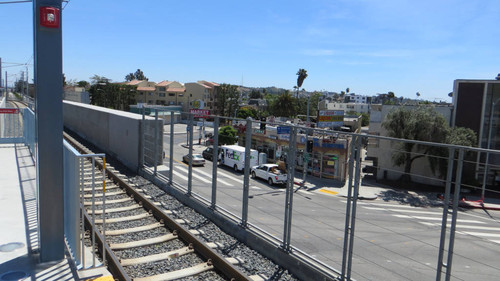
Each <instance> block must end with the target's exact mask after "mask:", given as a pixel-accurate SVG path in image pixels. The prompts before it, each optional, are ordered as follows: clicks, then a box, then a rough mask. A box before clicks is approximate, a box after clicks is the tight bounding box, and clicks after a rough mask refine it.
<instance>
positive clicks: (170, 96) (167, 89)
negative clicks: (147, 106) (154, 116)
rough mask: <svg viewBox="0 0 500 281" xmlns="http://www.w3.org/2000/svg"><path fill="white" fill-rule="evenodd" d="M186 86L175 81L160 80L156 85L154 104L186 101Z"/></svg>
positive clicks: (176, 103)
mask: <svg viewBox="0 0 500 281" xmlns="http://www.w3.org/2000/svg"><path fill="white" fill-rule="evenodd" d="M187 101H188V98H187V95H186V87H184V85H183V84H182V83H179V82H177V81H161V82H160V83H158V84H157V85H156V103H155V104H156V105H180V106H183V108H184V105H185V104H186V103H187Z"/></svg>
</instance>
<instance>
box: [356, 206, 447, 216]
mask: <svg viewBox="0 0 500 281" xmlns="http://www.w3.org/2000/svg"><path fill="white" fill-rule="evenodd" d="M363 208H364V209H368V210H379V211H382V210H383V211H393V212H401V213H415V214H427V215H442V214H443V213H438V212H429V211H418V210H404V209H391V208H388V209H385V208H379V207H367V206H363Z"/></svg>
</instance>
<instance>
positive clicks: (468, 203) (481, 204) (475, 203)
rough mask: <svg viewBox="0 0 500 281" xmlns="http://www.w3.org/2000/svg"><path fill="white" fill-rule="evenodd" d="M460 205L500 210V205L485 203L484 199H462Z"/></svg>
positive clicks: (470, 207)
mask: <svg viewBox="0 0 500 281" xmlns="http://www.w3.org/2000/svg"><path fill="white" fill-rule="evenodd" d="M458 206H460V207H463V208H469V209H485V210H493V211H500V205H498V204H490V203H484V202H482V201H467V200H461V201H460V202H458Z"/></svg>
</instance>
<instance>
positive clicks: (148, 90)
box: [137, 87, 156, 92]
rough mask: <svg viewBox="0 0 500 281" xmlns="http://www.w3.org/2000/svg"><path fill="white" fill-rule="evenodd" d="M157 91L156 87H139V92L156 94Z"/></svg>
mask: <svg viewBox="0 0 500 281" xmlns="http://www.w3.org/2000/svg"><path fill="white" fill-rule="evenodd" d="M155 90H156V88H155V87H137V91H144V92H154V91H155Z"/></svg>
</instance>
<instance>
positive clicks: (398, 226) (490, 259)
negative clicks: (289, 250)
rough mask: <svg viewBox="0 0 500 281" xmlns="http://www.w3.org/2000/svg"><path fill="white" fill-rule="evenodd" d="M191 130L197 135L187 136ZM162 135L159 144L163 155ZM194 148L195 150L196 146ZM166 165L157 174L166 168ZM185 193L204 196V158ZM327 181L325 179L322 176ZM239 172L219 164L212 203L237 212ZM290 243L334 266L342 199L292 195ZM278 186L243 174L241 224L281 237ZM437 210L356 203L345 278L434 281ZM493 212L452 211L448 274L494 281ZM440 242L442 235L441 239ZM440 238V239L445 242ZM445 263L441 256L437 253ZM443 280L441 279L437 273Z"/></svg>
mask: <svg viewBox="0 0 500 281" xmlns="http://www.w3.org/2000/svg"><path fill="white" fill-rule="evenodd" d="M195 136H197V134H196V135H195ZM169 142H170V140H169V136H168V135H165V136H164V149H165V151H166V155H167V157H168V156H169V155H168V153H169ZM185 143H186V134H176V135H175V138H174V156H173V158H174V176H173V178H174V182H176V183H178V184H181V185H184V186H187V181H188V166H187V165H186V164H185V163H183V162H182V156H183V155H185V154H187V153H188V149H186V148H184V147H182V146H181V144H185ZM196 149H197V151H196V152H201V148H200V147H199V146H198V147H197V148H196ZM165 165H166V167H165V168H164V170H163V171H162V170H161V169H160V173H164V174H165V175H167V174H168V158H166V159H165ZM165 169H166V170H165ZM192 179H193V181H192V191H193V192H194V193H197V194H199V195H201V196H203V197H205V198H207V199H210V198H211V192H212V191H211V187H212V162H210V161H207V162H206V165H205V166H204V167H193V178H192ZM324 181H325V183H324V184H325V185H324V186H328V185H329V182H328V180H324ZM242 187H243V173H241V172H234V171H233V170H232V169H229V168H228V167H227V168H220V169H218V176H217V204H218V205H219V206H221V207H223V208H224V209H226V210H228V211H230V212H232V213H233V214H236V215H237V216H241V209H242V207H241V202H242V197H243V193H242V190H243V188H242ZM293 200H294V201H293V210H294V211H293V220H292V245H293V246H295V247H297V248H298V249H301V250H302V251H304V252H306V253H308V254H309V255H311V256H313V257H315V258H317V259H319V260H320V261H322V262H324V263H326V264H328V265H330V266H332V267H333V268H336V269H340V268H341V264H342V249H343V243H344V225H345V213H346V210H345V209H346V198H343V197H340V196H335V195H332V194H328V193H325V192H322V191H321V190H313V191H307V190H299V191H298V192H296V193H294V199H293ZM284 203H285V189H284V188H282V187H277V186H270V185H268V184H267V183H266V182H264V181H262V180H254V179H250V197H249V214H248V217H249V220H248V221H249V222H250V223H252V224H255V225H257V226H259V227H260V228H262V229H264V230H265V231H267V232H269V233H271V234H272V235H274V236H276V237H278V238H280V239H281V238H282V237H283V220H284ZM441 217H442V208H440V207H431V206H426V207H413V206H410V205H405V204H400V203H399V202H396V201H387V202H386V201H383V200H370V201H360V202H359V204H358V208H357V219H356V223H355V238H354V249H353V264H352V278H354V279H356V280H435V279H436V267H437V259H438V249H439V238H440V230H441V227H440V225H441ZM498 218H499V216H498V213H485V212H484V211H482V210H462V211H460V212H459V219H458V225H457V233H456V239H455V245H454V253H455V254H454V255H453V262H452V280H495V279H497V278H498V274H499V272H500V261H499V260H498V258H497V256H498V254H499V253H500V220H499V219H498ZM446 241H447V242H446V243H448V241H449V239H448V238H447V240H446ZM447 245H448V244H446V247H447ZM444 258H445V259H444V262H445V263H446V259H447V255H446V254H445V257H444ZM443 280H444V278H443Z"/></svg>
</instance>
